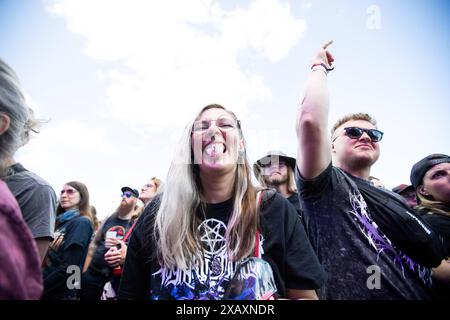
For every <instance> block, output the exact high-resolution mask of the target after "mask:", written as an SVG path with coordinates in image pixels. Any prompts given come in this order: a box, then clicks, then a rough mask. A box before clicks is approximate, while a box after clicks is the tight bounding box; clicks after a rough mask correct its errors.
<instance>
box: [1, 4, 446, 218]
mask: <svg viewBox="0 0 450 320" xmlns="http://www.w3.org/2000/svg"><path fill="white" fill-rule="evenodd" d="M449 18H450V3H449V2H448V1H445V0H442V1H439V0H431V1H425V0H396V1H392V0H380V1H365V0H312V1H302V0H295V1H279V0H253V1H244V0H242V1H229V0H223V1H214V0H189V1H186V0H184V1H183V0H179V1H177V0H172V1H168V0H165V1H146V0H143V1H140V0H61V1H55V0H45V1H39V0H20V1H17V0H0V57H1V58H2V59H3V60H4V61H5V62H7V63H8V64H9V65H10V66H11V67H12V68H13V69H14V70H15V71H16V73H17V75H18V76H19V79H20V81H21V84H22V86H23V89H24V91H25V92H26V96H27V100H28V102H29V104H30V106H31V107H32V108H33V109H34V110H35V112H36V114H37V116H38V117H39V118H41V119H43V120H45V123H44V124H43V125H42V127H41V132H40V133H39V134H38V135H35V137H33V139H32V140H31V141H30V142H29V143H28V144H27V145H26V146H24V147H22V148H21V149H20V150H19V151H18V153H17V154H16V157H15V159H16V160H17V161H19V162H21V163H22V164H23V165H24V166H25V167H26V168H28V169H29V170H32V171H34V172H36V173H37V174H38V175H40V176H41V177H43V178H44V179H46V180H47V181H48V182H49V183H50V184H51V185H52V186H53V188H54V189H55V190H56V192H57V194H59V191H60V190H61V188H62V186H63V185H64V183H65V182H68V181H72V180H78V181H81V182H83V183H85V184H86V185H87V187H88V189H89V192H90V197H91V203H92V204H93V205H95V206H96V208H97V212H98V216H99V217H100V218H104V217H106V216H107V215H109V214H111V213H112V212H113V211H114V210H115V208H116V207H117V206H118V205H119V203H120V200H121V199H120V194H121V192H120V188H121V187H122V186H131V187H133V188H138V189H140V188H141V186H142V185H143V184H145V183H146V182H147V181H148V180H149V179H150V178H151V177H153V176H157V177H158V178H161V179H162V180H164V179H165V177H166V174H167V170H168V168H169V165H170V162H171V160H172V156H173V152H174V147H175V146H176V144H177V142H178V140H179V138H180V136H181V132H182V129H183V127H184V126H185V125H186V124H187V122H188V121H189V120H190V119H191V118H192V117H194V116H195V115H196V114H197V113H198V111H199V110H200V109H201V108H202V107H203V106H205V105H208V104H211V103H219V104H222V105H224V106H225V107H227V108H229V109H230V110H232V111H233V112H234V113H235V114H236V115H237V116H238V118H239V119H240V120H241V123H242V128H243V132H244V135H245V138H246V140H247V147H248V148H247V153H248V157H249V160H250V162H251V163H253V162H254V161H256V160H257V159H259V158H260V157H262V156H263V155H265V153H266V152H267V151H269V150H281V151H283V152H285V153H286V154H288V155H290V156H293V157H295V156H296V153H297V140H296V133H295V117H296V112H297V107H298V105H299V102H301V100H302V98H303V93H304V88H305V84H306V79H307V76H308V74H309V72H310V71H309V68H310V65H311V60H312V58H313V56H314V55H315V53H316V52H317V51H318V49H319V48H320V46H321V45H322V44H323V43H324V42H326V41H327V40H330V39H332V40H334V43H333V45H332V46H330V47H329V50H330V52H331V53H332V54H333V56H334V57H335V70H334V71H333V72H331V73H330V74H329V75H328V83H329V88H330V114H329V125H330V126H331V125H332V124H333V123H334V122H335V121H336V120H337V119H338V118H340V117H341V116H343V115H345V114H349V113H353V112H368V113H370V114H371V115H372V116H374V117H375V118H376V119H377V121H378V127H379V129H380V130H381V131H383V132H384V133H385V135H384V138H383V140H382V141H381V143H380V144H381V145H380V148H381V156H380V159H379V160H378V162H377V163H376V164H375V165H374V167H373V169H372V175H374V176H376V177H378V178H379V179H380V180H382V181H383V183H384V184H385V186H386V187H388V188H393V187H394V186H396V185H398V184H400V183H409V173H410V170H411V167H412V165H413V164H414V163H415V162H417V161H418V160H420V159H421V158H423V157H425V156H426V155H428V154H431V153H446V154H449V153H450V139H449V134H448V132H449V130H448V124H449V123H450V122H449V120H450V106H449V101H450V90H449V83H450V73H449V71H450V59H448V52H449V51H450V50H449V49H450V19H449Z"/></svg>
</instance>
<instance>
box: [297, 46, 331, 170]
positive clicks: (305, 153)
mask: <svg viewBox="0 0 450 320" xmlns="http://www.w3.org/2000/svg"><path fill="white" fill-rule="evenodd" d="M331 43H333V42H332V41H330V42H327V43H326V44H324V45H323V46H322V47H321V48H320V50H319V52H318V53H317V55H316V56H315V58H314V60H313V65H316V66H315V67H314V68H313V69H312V71H311V73H310V75H309V78H308V82H307V85H306V92H305V97H304V99H303V102H302V103H301V105H300V107H299V109H298V114H297V139H298V154H297V165H298V168H299V171H300V174H301V176H302V177H303V178H304V179H313V178H315V177H317V176H318V175H319V174H320V173H321V172H322V171H323V170H325V169H326V167H327V166H328V165H329V164H330V162H331V145H330V138H329V134H328V109H329V93H328V85H327V71H328V70H331V65H332V63H333V61H334V59H333V56H332V55H331V54H330V53H329V52H328V51H326V49H327V47H328V46H329V45H330V44H331ZM321 64H323V65H324V66H321Z"/></svg>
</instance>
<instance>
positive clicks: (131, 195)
mask: <svg viewBox="0 0 450 320" xmlns="http://www.w3.org/2000/svg"><path fill="white" fill-rule="evenodd" d="M124 197H125V198H131V197H134V194H132V193H131V192H130V191H125V192H124V193H122V198H124Z"/></svg>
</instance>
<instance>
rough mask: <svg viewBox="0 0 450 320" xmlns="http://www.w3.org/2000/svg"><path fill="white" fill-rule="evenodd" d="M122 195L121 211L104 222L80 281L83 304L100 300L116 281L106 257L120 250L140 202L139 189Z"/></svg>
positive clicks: (96, 236) (125, 189) (125, 188)
mask: <svg viewBox="0 0 450 320" xmlns="http://www.w3.org/2000/svg"><path fill="white" fill-rule="evenodd" d="M121 191H122V194H121V201H120V205H119V207H118V208H117V209H116V211H115V212H114V213H113V214H112V215H111V216H110V217H109V218H107V219H106V220H105V222H104V223H103V224H102V226H101V227H100V229H99V230H98V231H97V234H96V235H95V238H94V240H93V244H94V245H95V247H96V249H95V251H94V253H93V255H92V259H91V263H90V265H89V267H88V269H87V270H86V272H85V273H83V276H82V280H81V299H82V300H100V298H101V295H102V292H103V287H104V286H105V284H106V283H107V282H108V281H111V280H112V278H113V270H114V268H113V267H111V266H110V264H109V263H108V262H107V261H106V258H107V257H105V254H106V253H107V252H108V251H109V249H110V248H112V247H114V246H117V249H119V250H120V249H121V246H122V244H123V241H124V238H125V236H126V234H127V231H128V229H129V228H130V226H131V225H130V220H131V218H132V216H133V215H134V213H135V210H136V203H137V201H138V198H139V191H137V190H136V189H133V188H130V187H123V188H122V189H121Z"/></svg>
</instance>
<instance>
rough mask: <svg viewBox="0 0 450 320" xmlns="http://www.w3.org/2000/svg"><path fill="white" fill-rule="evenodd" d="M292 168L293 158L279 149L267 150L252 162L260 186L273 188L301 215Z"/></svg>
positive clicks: (293, 165)
mask: <svg viewBox="0 0 450 320" xmlns="http://www.w3.org/2000/svg"><path fill="white" fill-rule="evenodd" d="M294 170H295V159H294V158H291V157H288V156H287V155H285V154H284V153H283V152H281V151H269V152H268V153H267V155H266V156H264V157H262V158H261V159H259V160H257V161H256V162H255V163H254V164H253V173H254V174H255V177H256V179H257V180H258V181H259V183H260V184H261V186H263V187H267V188H275V189H276V190H277V191H278V192H279V193H281V195H282V196H283V197H285V198H286V199H287V200H288V201H289V202H290V203H291V204H292V205H293V206H294V208H295V210H297V213H298V214H299V215H300V217H301V215H302V214H301V212H302V211H301V209H300V202H299V199H298V193H297V187H296V185H295V177H294Z"/></svg>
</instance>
